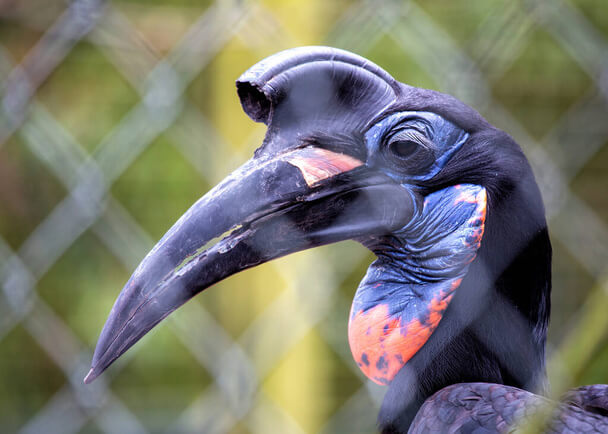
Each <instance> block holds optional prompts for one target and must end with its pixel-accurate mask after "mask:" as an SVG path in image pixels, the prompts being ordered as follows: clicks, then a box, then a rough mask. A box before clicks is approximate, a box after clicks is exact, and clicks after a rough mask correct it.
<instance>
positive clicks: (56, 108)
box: [0, 0, 608, 433]
mask: <svg viewBox="0 0 608 434" xmlns="http://www.w3.org/2000/svg"><path fill="white" fill-rule="evenodd" d="M312 44H323V45H332V46H336V47H340V48H344V49H348V50H351V51H353V52H355V53H358V54H360V55H363V56H365V57H367V58H369V59H370V60H372V61H374V62H376V63H377V64H379V65H380V66H382V67H383V68H384V69H386V70H387V71H389V72H390V73H391V74H392V75H393V76H394V77H395V78H396V79H398V80H400V81H403V82H406V83H409V84H411V85H415V86H419V87H428V88H433V89H437V90H440V91H443V92H447V93H450V94H453V95H455V96H457V97H458V98H460V99H462V100H464V101H465V102H467V103H468V104H470V105H472V106H473V107H475V108H476V109H477V110H479V111H480V112H481V113H482V114H483V115H484V116H485V117H486V118H487V119H488V120H489V121H490V122H492V123H493V124H494V125H496V126H498V127H500V128H502V129H504V130H506V131H508V132H509V133H510V134H511V135H513V136H514V138H515V139H516V141H517V142H518V143H520V144H521V146H522V147H523V149H524V151H525V152H526V154H527V156H528V158H529V159H530V161H531V163H532V165H533V167H534V171H535V173H536V176H537V179H538V181H539V184H540V186H541V190H542V192H543V195H544V197H545V202H546V207H547V215H548V218H549V224H550V230H551V235H552V240H553V246H554V268H553V270H554V290H553V315H552V322H551V329H550V336H549V339H550V342H549V355H548V357H549V360H550V377H551V381H552V383H553V387H554V389H553V390H554V393H558V392H560V391H561V390H562V389H563V388H565V387H568V386H570V385H572V384H574V385H580V384H587V383H608V369H607V368H606V367H607V366H608V346H607V345H606V343H607V342H606V330H608V296H607V294H608V292H607V291H608V279H607V277H608V274H607V272H608V8H607V7H606V4H605V1H604V0H572V1H567V0H547V1H541V0H538V1H532V0H530V1H513V0H505V1H492V2H489V1H486V0H474V1H471V0H457V1H456V0H431V1H422V0H418V1H405V0H402V1H390V0H389V1H365V0H362V1H345V0H338V1H330V2H328V1H323V0H312V1H307V2H302V1H297V0H294V1H291V0H290V1H284V0H280V1H279V0H260V1H219V0H218V1H215V2H213V1H211V0H208V1H205V0H198V1H197V0H174V1H169V0H166V1H163V0H154V1H151V0H148V1H144V0H124V1H121V0H116V1H113V2H104V1H98V0H74V1H72V2H67V1H62V0H46V1H40V0H0V98H1V100H0V102H1V106H0V287H1V290H0V431H1V432H3V433H11V432H23V433H39V432H45V433H77V432H84V433H125V432H129V433H146V432H148V433H156V432H210V433H225V432H229V433H315V432H323V433H355V432H365V433H371V432H374V425H375V418H376V414H377V409H378V407H379V405H380V403H381V400H382V395H383V393H384V388H382V387H379V386H376V385H374V384H371V383H370V382H369V381H367V380H366V379H365V378H364V377H363V375H362V374H361V373H360V372H359V369H358V368H357V367H356V365H355V364H354V362H353V361H352V359H351V356H350V351H349V348H348V343H347V333H346V326H347V316H348V311H349V308H350V302H351V299H352V296H353V294H354V290H355V288H356V287H357V284H358V282H359V280H360V279H361V278H362V276H363V274H364V272H365V269H366V268H367V265H368V264H369V263H370V262H371V261H372V259H373V258H372V256H371V255H370V254H369V253H368V252H367V251H366V250H365V249H364V248H363V247H361V246H359V245H357V244H355V243H353V242H346V243H341V244H338V245H335V246H329V247H325V248H322V249H316V250H315V251H311V252H303V253H299V254H297V255H293V256H290V257H288V258H285V259H281V260H278V261H275V262H273V263H270V264H266V265H264V266H261V267H259V268H256V269H253V270H250V271H247V272H244V273H241V274H239V275H236V276H233V277H231V278H230V279H228V280H227V281H225V282H222V283H220V284H218V285H216V287H214V288H212V289H210V290H207V291H206V292H205V293H204V294H202V295H200V296H198V297H197V298H195V299H194V300H193V301H191V302H190V303H188V304H187V305H185V306H184V307H183V308H181V309H180V310H178V311H177V312H176V313H175V314H173V315H172V316H171V317H170V318H169V319H168V320H167V321H165V322H164V323H163V324H162V325H161V326H160V327H158V328H157V329H155V330H154V331H153V332H152V333H151V334H150V335H149V336H147V337H146V338H144V339H143V340H142V341H141V342H140V343H139V344H137V345H136V346H135V347H134V348H133V349H132V350H130V351H129V352H128V353H127V354H126V355H125V356H124V357H123V358H121V359H120V361H119V362H117V363H116V364H115V365H114V366H112V368H110V369H109V370H108V371H107V373H106V374H104V375H103V376H102V377H101V378H99V379H98V380H97V381H96V382H95V383H93V384H92V385H90V386H86V387H85V386H84V385H83V384H82V378H83V377H84V375H85V374H86V372H87V371H88V369H89V363H90V360H91V356H92V350H93V348H94V345H95V342H96V339H97V337H98V334H99V332H100V330H101V327H102V326H103V324H104V322H105V319H106V317H107V314H108V313H109V310H110V308H111V306H112V304H113V302H114V299H115V298H116V296H117V295H118V293H119V291H120V289H121V288H122V286H123V284H124V283H125V282H126V280H127V279H128V277H129V276H130V274H131V272H132V271H133V270H134V268H135V267H136V266H137V264H138V263H139V261H140V260H141V259H142V258H143V257H144V255H145V254H146V253H147V252H148V250H149V249H150V248H151V247H152V246H153V245H154V243H155V242H156V240H158V239H159V238H160V237H161V236H162V235H163V234H164V233H165V231H166V230H167V229H168V228H169V227H170V226H171V225H172V223H173V222H175V220H176V219H177V218H178V217H179V216H180V215H181V214H182V213H183V212H184V211H185V210H186V209H187V208H188V207H189V206H190V205H191V204H192V203H193V202H194V201H195V200H196V199H197V198H198V197H200V196H201V195H202V194H203V193H205V192H206V191H207V190H208V189H209V188H210V187H211V186H213V185H215V184H216V183H217V182H218V181H220V180H221V179H222V178H223V177H224V176H225V175H226V174H228V173H229V172H230V171H231V170H232V169H234V168H236V167H238V166H239V165H240V164H241V163H242V162H244V161H245V160H246V159H247V158H249V156H250V155H251V154H252V152H253V150H254V149H255V148H256V147H257V146H259V144H260V143H261V141H262V138H263V136H264V131H265V127H264V126H263V125H260V124H255V123H253V122H251V121H250V120H249V118H247V116H246V115H245V114H244V113H243V112H242V111H241V108H240V105H239V102H238V99H237V97H236V92H235V86H234V81H235V80H236V78H237V77H238V76H239V75H240V74H241V73H242V72H243V71H245V70H246V69H247V68H248V67H249V66H251V65H253V64H254V63H255V62H257V61H258V60H260V59H262V58H264V57H266V56H268V55H270V54H272V53H274V52H276V51H279V50H283V49H286V48H290V47H294V46H299V45H312Z"/></svg>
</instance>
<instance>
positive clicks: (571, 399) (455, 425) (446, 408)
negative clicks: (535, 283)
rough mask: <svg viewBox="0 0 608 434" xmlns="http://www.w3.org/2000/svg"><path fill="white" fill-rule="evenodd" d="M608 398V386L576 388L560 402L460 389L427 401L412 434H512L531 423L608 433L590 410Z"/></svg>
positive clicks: (483, 386) (506, 390) (503, 389)
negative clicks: (449, 433)
mask: <svg viewBox="0 0 608 434" xmlns="http://www.w3.org/2000/svg"><path fill="white" fill-rule="evenodd" d="M607 397H608V386H606V385H595V386H585V387H584V388H578V389H574V390H572V391H571V392H569V394H566V395H565V397H564V398H565V399H564V401H563V402H561V403H556V402H552V401H550V400H548V399H547V398H544V397H542V396H538V395H535V394H533V393H531V392H528V391H525V390H522V389H518V388H516V387H511V386H505V385H503V384H492V383H460V384H454V385H451V386H448V387H445V388H443V389H441V390H440V391H438V392H437V393H435V394H434V395H432V396H431V397H430V398H428V399H427V400H426V401H425V403H424V404H423V406H422V407H421V408H420V410H419V411H418V413H417V415H416V418H415V419H414V422H413V423H412V425H411V427H410V430H409V432H410V433H430V432H456V433H473V432H474V433H477V434H482V433H495V432H510V431H512V430H513V429H517V428H525V427H526V426H527V425H530V424H538V427H539V429H541V430H542V431H543V432H550V433H582V432H608V417H604V416H603V415H602V414H601V413H599V412H594V411H589V406H598V405H601V406H605V405H606V403H607V401H606V399H607ZM583 403H587V404H586V405H587V407H586V406H585V404H583ZM602 408H605V407H602ZM604 411H605V410H604Z"/></svg>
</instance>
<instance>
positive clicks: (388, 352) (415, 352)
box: [85, 47, 548, 388]
mask: <svg viewBox="0 0 608 434" xmlns="http://www.w3.org/2000/svg"><path fill="white" fill-rule="evenodd" d="M237 92H238V96H239V98H240V100H241V104H242V106H243V109H244V111H245V112H246V113H247V115H249V117H251V118H252V119H253V120H254V121H257V122H263V123H265V124H266V125H267V132H266V136H265V138H264V141H263V143H262V145H261V146H260V147H259V148H258V149H257V150H256V152H255V154H254V156H253V157H252V158H251V159H250V160H249V161H247V162H246V163H245V164H243V166H241V167H240V168H239V169H237V170H236V171H234V172H233V173H232V174H230V175H229V176H228V177H227V178H226V179H225V180H224V181H222V182H221V183H220V184H218V185H217V186H216V187H214V188H213V189H212V190H211V191H209V192H208V193H207V194H206V195H204V196H203V197H202V198H201V199H199V200H198V201H197V202H196V203H195V204H194V205H193V206H192V207H191V208H190V209H189V210H188V211H187V212H186V213H185V214H184V215H183V216H182V217H181V218H180V219H179V220H178V221H177V222H176V223H175V224H174V226H173V227H172V228H171V229H170V230H169V231H168V232H167V233H166V234H165V236H164V237H163V238H162V239H161V240H160V241H159V242H158V244H157V245H156V246H155V247H154V248H153V250H152V251H151V252H150V253H149V254H148V255H147V256H146V257H145V258H144V260H143V261H142V263H141V264H140V265H139V267H138V268H137V269H136V270H135V272H134V273H133V275H132V277H131V278H130V279H129V281H128V282H127V283H126V285H125V287H124V288H123V290H122V292H121V294H120V295H119V297H118V299H117V300H116V303H115V305H114V307H113V308H112V311H111V312H110V315H109V318H108V320H107V322H106V324H105V326H104V328H103V331H102V332H101V336H100V338H99V341H98V343H97V348H96V350H95V354H94V358H93V362H92V368H91V371H90V373H89V375H88V376H87V378H86V380H85V381H87V382H89V381H92V380H93V379H94V378H95V377H97V376H98V375H99V374H100V373H101V372H102V371H104V370H105V369H106V368H107V367H108V366H109V365H110V364H111V363H112V362H113V361H114V360H116V359H117V358H118V357H119V356H120V355H121V354H123V353H124V352H125V351H126V350H127V349H129V348H130V347H131V346H132V345H133V344H135V342H137V341H138V340H139V339H140V338H141V337H142V336H143V335H145V334H146V333H147V332H148V331H149V330H150V329H151V328H152V327H154V326H155V325H156V324H158V323H159V322H160V321H162V320H163V319H164V318H165V317H166V316H167V315H169V314H170V313H171V312H172V311H174V310H175V309H177V308H178V307H179V306H181V305H182V304H183V303H185V302H186V301H188V300H189V299H190V298H192V297H194V296H195V295H196V294H198V293H199V292H201V291H203V290H204V289H206V288H207V287H209V286H211V285H213V284H214V283H216V282H218V281H220V280H222V279H224V278H226V277H228V276H230V275H232V274H234V273H237V272H239V271H242V270H245V269H247V268H250V267H254V266H256V265H259V264H262V263H264V262H267V261H270V260H272V259H275V258H278V257H280V256H284V255H288V254H290V253H293V252H297V251H300V250H304V249H308V248H312V247H317V246H321V245H325V244H329V243H334V242H338V241H342V240H347V239H353V240H356V241H359V242H360V243H362V244H363V245H364V246H366V247H368V248H369V249H370V250H372V251H373V252H374V253H375V254H376V256H377V260H376V261H375V262H374V263H372V264H371V265H370V267H369V269H368V272H367V274H366V275H365V277H364V278H363V281H362V282H361V284H360V285H359V288H358V290H357V293H356V295H355V298H354V301H353V305H352V310H351V313H350V317H349V343H350V346H351V350H352V353H353V357H354V359H355V362H356V363H357V364H358V366H359V367H360V368H361V369H362V371H363V372H364V373H365V374H366V375H367V376H368V377H369V378H371V379H372V380H373V381H375V382H377V383H380V384H391V383H393V382H394V381H398V377H399V375H401V374H399V375H398V373H399V372H401V371H403V369H402V368H404V367H407V366H409V365H412V366H417V369H418V371H421V370H424V369H430V368H429V367H432V366H435V367H436V369H439V368H437V366H436V365H437V363H439V364H441V363H443V362H441V360H444V358H446V357H447V356H446V353H445V352H442V351H440V350H437V349H438V348H441V345H444V346H445V345H452V346H454V348H453V354H452V355H453V356H454V357H452V359H454V360H451V361H446V362H445V364H446V365H445V366H442V373H441V374H440V375H439V376H441V375H444V376H447V374H445V372H453V373H458V372H461V371H462V372H465V371H466V372H469V373H472V372H473V371H474V370H475V369H476V368H475V366H472V365H471V364H470V363H468V362H467V363H465V361H466V360H467V359H468V358H471V357H473V354H472V353H470V352H469V353H467V354H465V352H468V351H469V350H470V351H473V350H474V348H473V349H470V348H469V347H470V346H471V345H473V344H470V345H469V346H467V345H465V344H462V345H460V346H459V345H456V344H455V343H458V342H460V341H459V339H464V337H467V336H469V335H471V336H473V338H474V339H473V338H471V339H469V340H466V342H465V341H463V342H465V343H467V342H469V343H470V342H477V344H479V345H482V344H483V345H486V346H487V347H488V348H489V350H488V353H491V354H492V356H487V357H489V358H495V359H496V360H499V362H497V363H498V364H499V365H500V364H501V363H502V365H500V369H503V368H504V372H510V373H511V375H513V377H514V378H515V377H517V375H519V373H518V372H516V371H517V369H516V368H517V366H516V365H518V363H519V362H520V359H521V360H522V361H523V360H524V359H525V358H526V357H528V356H526V354H528V353H530V355H529V357H531V358H534V357H535V355H534V354H532V353H534V352H535V349H536V348H537V347H539V348H540V347H542V346H543V345H544V334H545V328H546V319H547V318H546V317H547V315H548V312H547V313H546V315H545V313H544V312H543V313H542V314H541V313H539V311H540V310H541V307H539V300H540V299H543V297H544V295H543V294H544V292H543V289H542V288H539V286H542V285H543V284H545V283H546V279H545V280H543V278H545V277H546V276H545V274H546V271H547V270H546V267H547V264H546V263H545V262H546V261H544V260H543V259H545V258H544V257H542V258H540V259H538V258H535V257H533V255H534V254H535V252H536V250H534V249H533V252H532V253H530V251H529V250H530V248H529V246H530V245H531V243H537V242H540V243H541V244H542V245H543V246H544V245H545V242H544V239H543V237H542V233H543V231H545V232H546V224H545V219H544V211H543V206H542V201H541V200H540V194H539V192H538V188H537V187H536V184H535V182H534V178H533V176H532V172H531V169H530V167H529V165H528V163H527V161H526V159H525V157H524V156H523V154H522V152H521V150H520V148H519V147H518V146H517V145H516V144H515V142H514V141H513V140H512V139H511V138H510V137H509V136H508V135H507V134H505V133H503V132H502V131H500V130H498V129H496V128H494V127H493V126H491V125H490V124H489V123H488V122H487V121H485V120H484V119H483V118H482V117H481V116H480V115H479V114H478V113H477V112H476V111H474V110H473V109H471V108H470V107H469V106H467V105H465V104H464V103H462V102H460V101H459V100H457V99H455V98H453V97H451V96H449V95H445V94H441V93H439V92H435V91H431V90H425V89H418V88H415V87H411V86H408V85H405V84H402V83H399V82H397V81H396V80H395V79H393V78H392V77H391V76H390V75H389V74H388V73H387V72H385V71H384V70H382V69H381V68H380V67H378V66H376V65H374V64H373V63H371V62H369V61H368V60H366V59H364V58H362V57H359V56H357V55H354V54H352V53H349V52H346V51H342V50H338V49H333V48H327V47H303V48H296V49H291V50H287V51H284V52H281V53H278V54H275V55H273V56H271V57H269V58H267V59H265V60H263V61H261V62H259V63H258V64H256V65H254V66H253V67H252V68H250V69H249V70H248V71H246V72H245V73H244V74H243V75H242V76H241V77H240V78H239V79H238V81H237ZM218 237H219V238H221V239H220V240H219V241H217V242H216V243H215V244H213V243H210V241H211V240H214V239H217V238H218ZM538 237H540V241H538V240H539V238H538ZM546 243H548V240H547V241H546ZM210 244H211V245H210ZM541 244H539V246H540V245H541ZM547 245H548V244H547ZM530 254H532V256H530ZM538 255H540V256H542V254H541V253H539V254H538ZM473 271H474V272H473ZM511 284H516V287H515V288H510V285H511ZM545 292H546V291H545ZM541 293H542V294H541ZM479 300H481V301H479ZM496 300H498V301H496ZM515 314H517V315H519V317H518V318H517V321H518V322H517V324H515V325H514V326H513V327H515V329H516V331H517V333H519V332H520V331H521V332H522V336H521V337H517V338H509V337H508V335H506V337H505V336H503V335H505V331H504V330H500V327H498V328H497V329H494V328H492V327H495V326H496V324H499V323H498V317H500V316H501V315H502V317H500V318H501V320H508V319H509V318H511V316H513V318H515V317H516V316H517V315H515ZM503 317H504V318H503ZM495 320H496V321H495ZM493 321H494V322H496V324H494V322H493ZM486 326H487V327H490V328H489V329H487V330H482V329H483V328H484V327H486ZM472 327H473V328H472ZM524 332H525V333H524ZM475 333H480V334H481V335H483V336H475ZM492 334H494V335H492ZM524 335H525V336H524ZM435 336H440V338H436V337H435ZM463 336H464V337H463ZM501 339H502V340H504V341H505V342H504V343H503V342H502V341H501ZM489 341H492V342H493V343H488V342H489ZM509 341H513V342H515V341H517V342H519V341H522V342H524V343H523V344H522V345H523V346H522V348H520V349H519V350H518V351H520V352H522V354H523V355H522V356H521V357H519V356H517V355H511V356H509V357H511V358H510V359H509V360H510V361H506V362H505V361H502V359H501V357H502V356H501V354H502V353H509V352H510V348H511V347H509V345H511V344H513V342H511V344H510V343H509ZM480 343H481V344H480ZM513 345H515V344H513ZM427 347H428V348H429V349H430V350H429V351H426V350H425V349H426V348H427ZM433 349H435V350H433ZM459 351H460V353H462V354H460V353H458V352H459ZM473 352H474V351H473ZM456 353H458V354H456ZM421 354H422V356H421ZM518 357H519V358H518ZM511 359H512V360H511ZM515 359H517V360H515ZM416 360H419V362H416ZM438 360H439V362H437V361H438ZM513 360H515V361H513ZM511 362H512V363H511ZM509 363H511V364H509ZM522 363H523V362H522ZM532 364H533V365H534V364H536V365H538V363H537V362H534V363H532ZM541 364H542V362H541ZM460 365H462V367H459V366H460ZM503 365H504V366H503ZM512 365H513V366H512ZM536 365H535V366H536ZM433 369H435V368H433ZM497 369H498V368H497ZM526 369H528V368H526ZM529 369H530V371H531V372H532V371H534V372H536V371H538V370H539V369H540V365H539V366H536V367H530V368H529ZM493 372H495V371H494V370H491V373H493ZM501 372H502V371H501ZM491 373H490V374H491ZM490 374H487V375H486V377H487V376H490V377H491V375H490ZM454 375H455V376H456V377H457V378H460V377H463V376H464V374H462V375H461V376H460V377H458V375H456V374H454ZM454 375H452V377H453V376H454ZM471 375H473V374H471ZM505 375H506V374H505ZM522 375H523V376H524V377H525V376H526V375H527V374H522ZM530 375H532V376H534V375H536V374H530ZM396 377H397V379H396ZM408 378H409V377H408ZM463 378H464V377H463ZM479 380H483V378H479ZM528 380H529V378H523V377H522V379H521V381H522V382H525V381H528ZM445 381H450V380H448V379H447V377H446V380H445ZM431 388H432V387H431Z"/></svg>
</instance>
